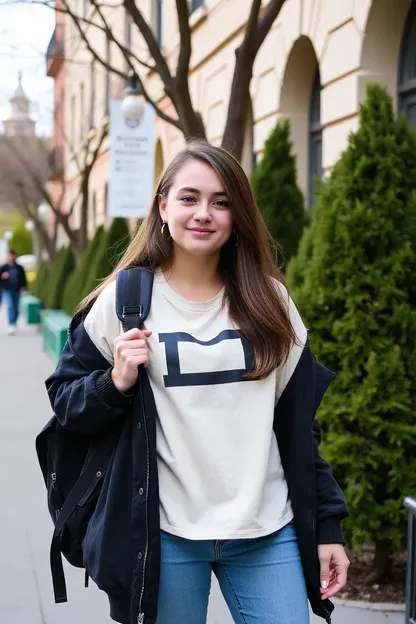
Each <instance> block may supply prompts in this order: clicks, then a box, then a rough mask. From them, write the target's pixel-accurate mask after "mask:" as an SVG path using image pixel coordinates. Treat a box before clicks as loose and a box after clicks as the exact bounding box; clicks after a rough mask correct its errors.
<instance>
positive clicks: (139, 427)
mask: <svg viewBox="0 0 416 624" xmlns="http://www.w3.org/2000/svg"><path fill="white" fill-rule="evenodd" d="M141 428H142V423H141V422H140V421H139V422H138V423H137V429H138V430H139V431H140V429H141Z"/></svg>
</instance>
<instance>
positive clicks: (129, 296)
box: [116, 268, 153, 331]
mask: <svg viewBox="0 0 416 624" xmlns="http://www.w3.org/2000/svg"><path fill="white" fill-rule="evenodd" d="M152 288H153V272H152V271H151V270H150V269H138V268H136V269H123V270H121V271H119V272H118V273H117V284H116V313H117V316H118V318H119V319H120V321H121V322H122V324H123V328H124V331H128V330H129V329H133V328H135V327H139V328H141V327H142V326H143V323H144V321H145V320H146V318H147V317H148V315H149V312H150V304H151V300H152Z"/></svg>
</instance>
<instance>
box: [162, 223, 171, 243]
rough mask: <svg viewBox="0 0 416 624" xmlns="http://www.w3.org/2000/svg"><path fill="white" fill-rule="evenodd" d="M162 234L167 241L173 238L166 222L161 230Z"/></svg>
mask: <svg viewBox="0 0 416 624" xmlns="http://www.w3.org/2000/svg"><path fill="white" fill-rule="evenodd" d="M160 233H161V234H162V237H163V238H164V239H165V240H170V239H171V238H172V236H171V234H170V232H169V226H168V224H167V223H166V222H165V221H164V222H163V223H162V227H161V228H160Z"/></svg>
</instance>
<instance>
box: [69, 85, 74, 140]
mask: <svg viewBox="0 0 416 624" xmlns="http://www.w3.org/2000/svg"><path fill="white" fill-rule="evenodd" d="M69 138H70V141H71V149H74V145H75V95H73V96H72V97H71V128H70V136H69Z"/></svg>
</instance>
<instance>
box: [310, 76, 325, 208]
mask: <svg viewBox="0 0 416 624" xmlns="http://www.w3.org/2000/svg"><path fill="white" fill-rule="evenodd" d="M321 177H322V126H321V77H320V74H319V69H318V70H317V72H316V75H315V80H314V81H313V87H312V96H311V100H310V107H309V184H308V204H309V208H311V207H312V206H313V204H314V191H315V178H318V179H321Z"/></svg>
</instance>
